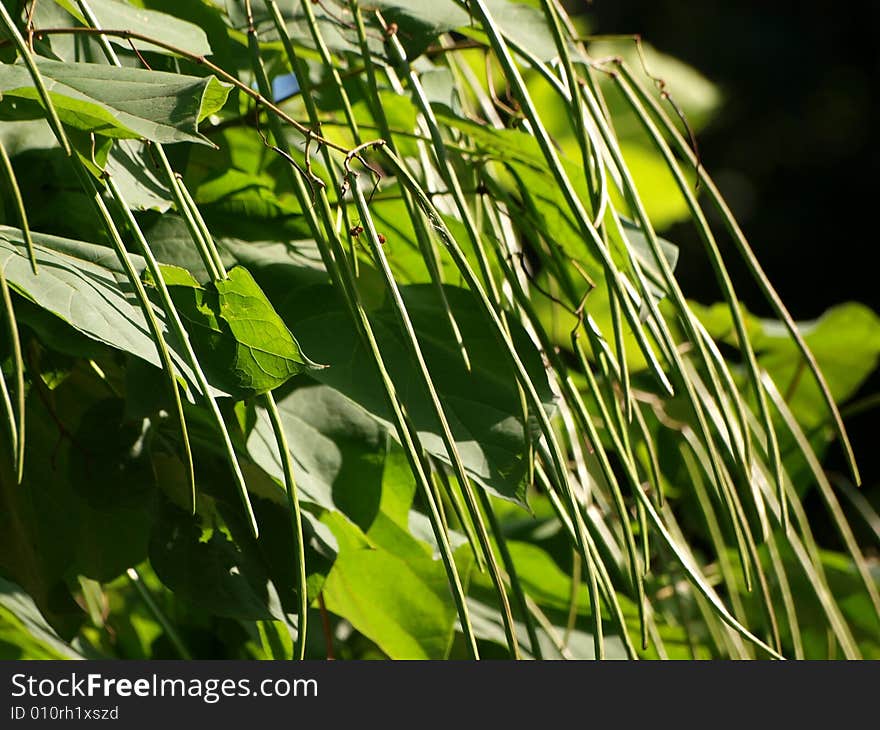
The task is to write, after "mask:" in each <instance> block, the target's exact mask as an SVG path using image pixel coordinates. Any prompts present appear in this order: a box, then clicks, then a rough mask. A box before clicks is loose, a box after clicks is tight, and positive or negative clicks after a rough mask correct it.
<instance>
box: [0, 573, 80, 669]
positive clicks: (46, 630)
mask: <svg viewBox="0 0 880 730" xmlns="http://www.w3.org/2000/svg"><path fill="white" fill-rule="evenodd" d="M13 651H14V653H13ZM0 658H3V659H83V658H84V657H83V656H82V654H80V653H79V652H77V651H75V650H74V649H73V648H71V647H70V645H68V644H67V642H65V641H64V640H63V639H62V638H61V637H60V636H58V634H57V633H56V632H55V630H54V629H53V628H52V627H51V626H49V624H47V623H46V619H44V618H43V616H42V615H41V614H40V611H39V609H38V608H37V606H36V605H35V604H34V601H33V599H32V598H31V597H30V596H29V595H28V594H27V593H26V592H25V591H24V590H22V589H21V588H20V587H19V586H17V585H16V584H15V583H12V582H11V581H8V580H5V579H4V578H0Z"/></svg>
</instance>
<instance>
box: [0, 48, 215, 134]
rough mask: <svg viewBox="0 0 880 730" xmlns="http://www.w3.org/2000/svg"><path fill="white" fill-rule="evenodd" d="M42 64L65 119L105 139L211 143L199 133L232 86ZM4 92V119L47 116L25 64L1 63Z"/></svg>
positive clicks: (159, 74) (209, 79) (107, 68)
mask: <svg viewBox="0 0 880 730" xmlns="http://www.w3.org/2000/svg"><path fill="white" fill-rule="evenodd" d="M38 67H39V69H40V73H41V75H42V76H43V80H44V82H45V84H46V88H47V89H48V91H49V94H50V96H51V98H52V103H53V104H54V105H55V108H56V109H57V110H58V115H59V117H60V118H61V121H62V122H64V124H66V125H68V126H70V127H73V128H74V129H80V130H82V131H84V132H89V133H94V134H97V135H102V136H106V137H120V138H138V139H147V140H150V141H152V142H162V143H167V142H201V143H204V144H210V143H209V142H208V140H207V139H206V138H205V137H203V136H202V135H201V134H199V132H198V123H199V122H200V121H201V120H203V119H204V118H205V117H207V116H208V115H210V114H213V113H214V112H216V111H218V110H219V109H220V108H221V107H222V106H223V105H224V104H225V103H226V97H227V96H228V95H229V90H230V88H231V87H230V86H229V85H228V84H223V83H221V82H219V81H217V79H216V78H214V77H213V76H207V77H204V78H198V77H194V76H184V75H181V74H172V73H165V72H162V71H146V70H142V69H137V68H117V67H115V66H106V65H103V64H95V63H61V62H58V61H51V60H48V59H42V58H41V59H40V60H39V62H38ZM0 93H2V101H0V118H3V119H36V118H42V117H43V116H44V112H43V109H42V106H41V103H40V101H39V97H38V95H37V90H36V88H35V87H34V86H33V81H32V79H31V77H30V74H29V72H28V70H27V68H26V67H25V66H24V65H21V64H14V65H12V64H3V65H0Z"/></svg>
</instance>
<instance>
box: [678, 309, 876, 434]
mask: <svg viewBox="0 0 880 730" xmlns="http://www.w3.org/2000/svg"><path fill="white" fill-rule="evenodd" d="M691 306H692V307H693V308H694V310H695V311H696V312H697V313H698V314H699V317H700V319H701V320H702V321H703V323H704V324H705V325H706V328H707V329H708V330H709V332H710V334H712V336H713V337H715V338H717V339H719V340H721V341H724V342H726V343H727V344H730V345H733V346H736V343H737V339H736V334H735V331H734V329H733V324H732V320H731V318H730V312H729V310H728V309H727V307H726V306H725V305H723V304H716V305H713V306H711V307H702V306H700V305H698V304H696V303H693V302H692V303H691ZM744 316H745V319H746V328H747V330H748V332H749V337H750V339H751V341H752V344H753V346H754V348H755V352H756V354H757V356H758V363H759V365H760V366H761V367H762V368H763V369H765V370H766V371H767V372H768V373H769V374H770V376H771V377H772V378H773V381H774V382H775V383H776V385H777V387H778V388H779V390H780V392H781V393H783V394H786V400H787V402H788V405H789V408H791V411H792V413H794V415H795V416H796V417H797V419H798V421H799V422H800V423H801V424H803V425H804V426H806V427H810V426H817V425H819V424H820V423H822V422H824V421H826V420H827V418H828V416H827V411H826V408H825V406H824V401H823V399H822V395H821V393H820V391H819V387H818V386H817V385H816V383H815V381H814V379H813V378H812V376H811V375H810V373H809V371H808V370H807V369H806V366H805V365H804V363H803V358H802V357H801V354H800V350H798V348H797V346H796V345H795V344H794V343H793V342H792V341H791V337H790V336H789V334H788V331H787V330H786V329H785V327H784V326H783V325H782V323H781V322H777V321H775V320H765V319H758V318H757V317H755V316H754V315H751V314H749V313H745V315H744ZM798 326H799V328H800V330H801V332H802V334H803V336H804V339H805V340H806V342H807V345H808V346H809V347H810V349H811V350H812V352H813V354H814V355H815V356H816V360H817V361H818V363H819V367H820V368H821V369H822V372H823V373H824V374H825V379H826V381H827V382H828V387H829V388H830V389H831V394H832V396H833V397H834V400H835V401H837V402H843V401H845V400H846V399H847V398H849V397H850V396H852V395H853V394H854V393H855V392H856V391H857V390H858V389H859V386H860V385H861V384H862V383H863V382H864V381H865V379H866V378H867V377H868V376H869V375H870V374H871V373H872V372H873V371H874V369H875V368H876V367H877V363H878V361H880V317H878V316H877V315H876V314H875V313H874V312H873V311H871V310H870V309H869V308H868V307H866V306H865V305H863V304H858V303H856V302H849V303H846V304H840V305H838V306H836V307H832V308H831V309H829V310H828V311H827V312H825V314H823V315H822V316H821V317H819V318H818V319H816V320H813V321H810V322H801V323H799V325H798Z"/></svg>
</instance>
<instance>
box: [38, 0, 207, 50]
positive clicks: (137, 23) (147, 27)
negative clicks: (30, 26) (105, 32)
mask: <svg viewBox="0 0 880 730" xmlns="http://www.w3.org/2000/svg"><path fill="white" fill-rule="evenodd" d="M55 2H57V3H58V4H59V5H60V6H61V7H63V8H64V9H65V10H66V11H67V12H68V13H70V14H71V15H73V16H74V17H75V18H77V20H79V21H80V22H82V23H86V19H85V17H83V15H82V13H81V12H80V10H79V8H78V7H77V6H76V5H75V3H72V2H69V0H55ZM88 6H89V8H90V9H91V10H92V12H93V13H94V15H95V18H96V19H97V20H98V25H99V26H100V27H101V28H108V29H112V30H132V31H136V32H137V33H141V34H143V35H147V36H152V37H153V38H158V39H161V40H162V41H164V42H165V43H169V44H171V45H172V46H177V47H178V48H180V49H181V50H184V51H188V52H189V53H194V54H196V55H199V56H208V55H210V54H211V46H210V44H209V43H208V37H207V36H206V35H205V32H204V31H203V30H202V29H201V28H200V27H199V26H197V25H195V24H194V23H187V22H186V21H184V20H178V19H177V18H175V17H174V16H171V15H167V14H166V13H157V12H156V11H154V10H148V9H146V8H140V7H135V6H133V5H129V4H128V3H126V2H118V1H117V0H88ZM107 38H108V40H109V41H110V42H111V43H115V44H116V45H118V46H120V47H121V48H125V49H126V50H128V49H130V48H131V45H130V44H129V41H128V40H126V39H124V38H114V37H113V36H108V37H107ZM131 43H133V44H134V47H135V48H137V49H138V50H140V51H155V52H156V53H164V54H171V55H176V54H173V53H171V52H170V51H168V50H167V49H165V48H162V47H160V46H156V45H154V44H152V43H148V42H146V41H141V40H134V39H133V40H132V41H131Z"/></svg>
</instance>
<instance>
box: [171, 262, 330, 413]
mask: <svg viewBox="0 0 880 730" xmlns="http://www.w3.org/2000/svg"><path fill="white" fill-rule="evenodd" d="M162 276H163V278H164V280H165V283H166V285H167V286H168V288H169V291H170V292H171V296H172V299H174V301H175V304H176V305H177V306H178V307H179V310H180V314H181V317H183V318H184V319H185V322H186V326H187V327H188V330H189V332H190V334H191V335H192V338H193V342H194V346H195V348H196V351H197V354H199V355H200V357H202V359H203V360H204V364H205V368H206V370H207V371H209V372H210V373H211V374H212V381H216V382H219V383H221V384H222V385H223V387H224V388H225V389H227V390H229V391H231V392H234V393H236V394H239V395H242V396H244V395H248V396H250V395H255V394H258V393H265V392H268V391H270V390H274V389H275V388H277V387H278V386H280V385H283V384H284V383H285V382H287V380H289V379H290V378H292V377H293V376H294V375H297V374H299V373H301V372H303V371H304V370H308V369H317V368H320V367H321V366H320V365H318V364H316V363H314V362H312V361H311V360H309V359H308V358H307V357H306V356H305V355H303V353H302V352H301V350H300V347H299V344H298V343H297V341H296V339H294V337H293V335H292V334H291V333H290V330H288V329H287V326H286V325H285V324H284V321H283V320H282V319H281V317H279V316H278V314H277V313H276V312H275V310H274V309H273V308H272V305H271V304H270V303H269V301H268V300H267V299H266V296H265V295H264V294H263V292H262V290H261V289H260V287H259V286H258V285H257V283H256V282H255V281H254V278H253V277H252V276H251V274H250V273H249V272H248V271H247V269H244V268H242V267H240V266H236V267H234V268H233V269H231V270H230V271H229V278H228V279H223V280H221V281H216V282H212V283H209V284H208V285H207V286H206V287H202V286H201V285H200V284H199V283H198V282H197V281H196V280H195V278H194V277H193V276H192V274H190V273H189V272H188V271H186V269H181V268H179V267H175V266H163V267H162Z"/></svg>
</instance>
